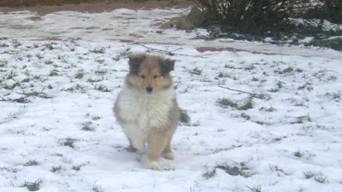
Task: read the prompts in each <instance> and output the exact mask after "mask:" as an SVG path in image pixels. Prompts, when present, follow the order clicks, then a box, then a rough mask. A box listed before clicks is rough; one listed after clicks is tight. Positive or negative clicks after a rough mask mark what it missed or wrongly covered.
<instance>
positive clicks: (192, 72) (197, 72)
mask: <svg viewBox="0 0 342 192" xmlns="http://www.w3.org/2000/svg"><path fill="white" fill-rule="evenodd" d="M190 73H191V74H193V75H201V74H202V70H201V69H199V68H197V67H195V68H194V69H192V70H191V71H190Z"/></svg>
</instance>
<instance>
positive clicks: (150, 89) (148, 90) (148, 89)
mask: <svg viewBox="0 0 342 192" xmlns="http://www.w3.org/2000/svg"><path fill="white" fill-rule="evenodd" d="M152 90H153V88H152V87H151V86H147V87H146V92H147V93H148V94H151V93H152Z"/></svg>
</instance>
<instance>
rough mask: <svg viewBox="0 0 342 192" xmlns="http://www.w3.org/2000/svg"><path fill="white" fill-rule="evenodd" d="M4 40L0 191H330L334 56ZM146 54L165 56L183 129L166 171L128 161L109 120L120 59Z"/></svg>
mask: <svg viewBox="0 0 342 192" xmlns="http://www.w3.org/2000/svg"><path fill="white" fill-rule="evenodd" d="M178 12H179V11H178ZM178 12H177V13H178ZM56 15H57V14H56ZM123 15H125V14H123ZM18 31H20V30H18ZM12 32H13V33H15V31H12ZM172 32H173V33H174V34H175V35H177V33H181V32H179V31H174V30H168V33H169V34H171V33H172ZM158 34H159V33H158ZM1 35H3V33H1ZM191 35H193V36H194V34H189V36H191ZM4 36H9V38H1V39H0V109H1V113H0V191H4V192H5V191H6V192H7V191H10V192H12V191H15V192H17V191H18V192H21V191H44V192H57V191H58V192H59V191H63V192H88V191H89V192H115V191H172V192H176V191H177V192H178V191H189V192H197V191H210V192H214V191H246V192H247V191H252V192H264V191H291V192H293V191H298V192H299V191H308V192H313V191H317V192H322V191H329V192H332V191H335V192H340V191H342V177H341V176H342V155H341V154H342V125H341V122H342V110H341V109H342V65H341V59H340V58H342V53H340V52H336V51H330V50H325V49H323V50H321V53H322V54H317V55H318V56H316V57H315V56H312V55H315V53H318V52H320V50H316V49H315V50H311V49H308V48H299V47H294V48H293V47H288V48H286V47H285V48H282V49H283V50H284V52H286V53H293V49H294V50H300V51H299V52H298V53H308V54H304V55H301V56H296V55H294V54H286V55H284V54H275V53H273V54H260V53H252V52H243V51H208V52H198V51H197V50H196V47H195V46H194V44H191V43H190V42H196V45H202V46H207V45H208V44H206V42H202V44H201V42H200V41H198V40H190V39H189V45H171V44H167V43H166V44H156V43H153V44H152V43H150V44H148V43H145V44H135V43H124V42H118V41H108V40H97V41H89V40H80V39H74V38H70V37H69V36H67V38H64V40H63V41H61V40H56V41H47V40H45V41H34V40H29V39H27V38H24V37H23V38H14V37H13V36H14V35H13V34H11V33H8V34H5V35H4ZM19 36H20V35H19ZM76 36H77V35H76ZM158 38H160V40H162V36H159V37H158ZM167 38H169V40H170V36H167ZM183 42H185V41H183ZM234 43H235V44H238V43H239V42H234ZM265 47H266V48H267V49H268V50H270V49H272V47H273V46H265ZM149 48H153V49H154V50H155V51H157V50H165V51H168V52H172V53H173V54H172V55H169V57H170V58H172V59H175V60H176V69H175V71H174V72H172V75H173V77H174V80H175V86H176V92H177V95H178V100H179V103H180V105H181V107H182V108H184V109H186V110H188V113H189V115H190V116H191V118H192V123H191V125H181V126H179V128H178V130H177V132H176V135H175V138H174V142H173V143H174V144H173V148H174V151H175V155H176V160H174V161H168V160H164V159H163V160H162V161H161V164H162V166H165V167H169V168H171V169H170V170H168V171H152V170H148V169H146V165H144V164H143V163H141V162H138V161H137V159H136V156H135V154H132V153H128V152H127V151H126V146H127V141H126V138H125V136H124V134H123V133H122V131H121V129H120V127H119V125H118V124H117V122H116V121H115V118H114V117H113V115H112V104H113V102H114V100H115V98H116V95H117V94H118V92H119V90H120V87H121V86H122V83H123V78H124V76H125V75H126V73H127V69H128V65H127V55H128V54H129V53H131V52H136V51H139V52H143V51H147V50H151V49H149ZM267 49H264V51H265V50H267ZM308 55H310V56H308ZM231 89H234V90H231ZM235 89H237V90H241V91H244V92H248V93H243V92H239V91H236V90H235Z"/></svg>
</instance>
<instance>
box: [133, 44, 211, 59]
mask: <svg viewBox="0 0 342 192" xmlns="http://www.w3.org/2000/svg"><path fill="white" fill-rule="evenodd" d="M134 44H135V45H140V46H142V47H144V48H146V49H147V50H148V51H154V52H159V53H164V54H167V55H170V56H174V55H180V56H186V57H200V58H207V57H204V56H201V55H188V54H182V53H175V51H177V50H179V49H180V48H178V49H175V50H173V51H167V50H163V49H158V48H153V47H149V46H146V45H144V44H140V43H134Z"/></svg>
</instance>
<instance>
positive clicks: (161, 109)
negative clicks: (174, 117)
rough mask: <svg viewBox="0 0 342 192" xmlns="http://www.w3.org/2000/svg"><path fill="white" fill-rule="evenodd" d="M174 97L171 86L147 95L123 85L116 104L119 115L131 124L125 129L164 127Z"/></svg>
mask: <svg viewBox="0 0 342 192" xmlns="http://www.w3.org/2000/svg"><path fill="white" fill-rule="evenodd" d="M174 98H175V94H174V92H173V90H172V89H171V88H170V89H168V90H165V91H163V92H160V93H157V94H153V95H151V96H148V95H145V94H143V93H141V92H138V91H136V90H132V89H129V88H128V87H124V88H123V89H122V91H121V93H120V94H119V97H118V103H117V104H118V107H119V109H120V110H119V115H120V117H121V118H122V119H124V120H125V121H126V122H129V124H132V125H130V126H127V127H125V129H127V128H128V129H134V131H137V130H140V131H144V132H145V131H148V129H150V128H165V127H166V126H167V123H168V122H169V113H170V110H171V108H172V105H173V102H174V101H173V100H174ZM132 126H133V127H132ZM132 131H133V130H132Z"/></svg>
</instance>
